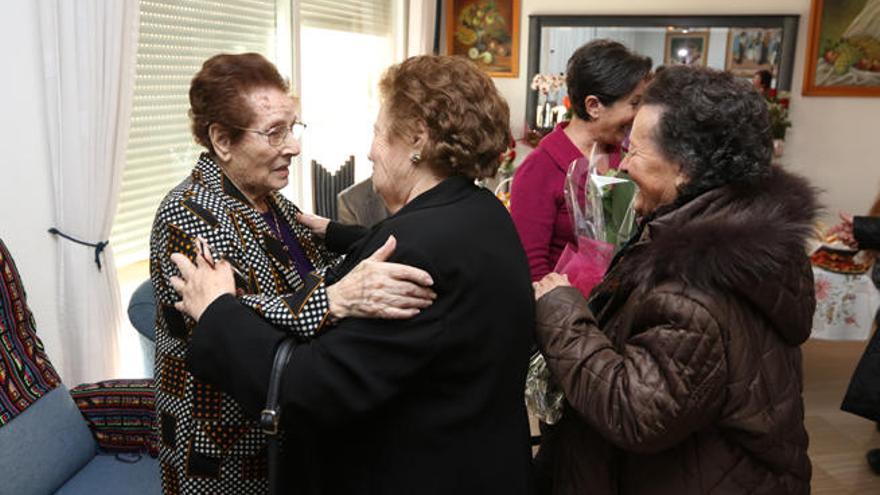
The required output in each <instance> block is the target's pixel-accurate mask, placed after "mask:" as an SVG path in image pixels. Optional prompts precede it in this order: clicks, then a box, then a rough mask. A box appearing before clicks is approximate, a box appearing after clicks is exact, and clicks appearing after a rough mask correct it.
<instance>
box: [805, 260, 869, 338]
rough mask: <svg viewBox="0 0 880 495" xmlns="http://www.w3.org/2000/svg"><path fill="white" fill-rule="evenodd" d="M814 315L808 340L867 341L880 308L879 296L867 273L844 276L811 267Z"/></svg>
mask: <svg viewBox="0 0 880 495" xmlns="http://www.w3.org/2000/svg"><path fill="white" fill-rule="evenodd" d="M813 279H814V281H815V284H816V313H815V314H814V315H813V333H812V337H814V338H818V339H827V340H867V339H868V337H870V334H871V328H872V325H873V323H874V314H875V313H876V312H877V307H878V306H880V293H878V291H877V288H876V287H874V284H873V283H872V282H871V277H870V272H869V273H865V274H861V275H845V274H842V273H834V272H829V271H827V270H823V269H821V268H817V267H813Z"/></svg>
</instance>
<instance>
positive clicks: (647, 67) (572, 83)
mask: <svg viewBox="0 0 880 495" xmlns="http://www.w3.org/2000/svg"><path fill="white" fill-rule="evenodd" d="M651 65H652V63H651V58H650V57H645V56H643V55H639V54H637V53H633V52H631V51H630V50H629V49H628V48H627V47H625V46H623V44H621V43H618V42H616V41H611V40H604V39H603V40H594V41H591V42H589V43H587V44H586V45H584V46H582V47H580V48H578V49H577V50H575V52H574V53H573V54H572V56H571V58H569V59H568V68H567V70H566V74H565V84H566V86H568V98H569V99H570V100H571V109H572V111H573V112H574V113H575V115H577V116H578V117H580V118H581V119H583V120H590V116H589V114H587V108H586V106H585V105H584V100H585V99H586V98H587V96H590V95H593V96H595V97H596V98H598V99H599V101H600V102H601V103H602V104H603V105H605V106H609V105H613V104H614V102H616V101H617V100H619V99H621V98H623V97H624V96H626V95H628V94H630V93H632V92H633V90H634V89H636V86H638V85H639V83H640V82H642V81H644V80H645V79H646V78H648V77H649V76H650V74H651Z"/></svg>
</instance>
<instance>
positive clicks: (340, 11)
mask: <svg viewBox="0 0 880 495" xmlns="http://www.w3.org/2000/svg"><path fill="white" fill-rule="evenodd" d="M299 9H300V16H301V19H302V24H303V25H304V26H309V27H316V28H323V29H334V30H338V31H347V32H354V33H365V34H376V35H381V36H385V35H388V34H389V33H390V32H391V28H392V26H393V23H394V15H393V0H301V1H300V7H299Z"/></svg>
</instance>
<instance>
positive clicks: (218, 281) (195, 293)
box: [170, 238, 235, 321]
mask: <svg viewBox="0 0 880 495" xmlns="http://www.w3.org/2000/svg"><path fill="white" fill-rule="evenodd" d="M203 244H204V246H205V250H204V253H202V250H201V249H200V248H199V246H201V245H203ZM171 261H173V262H174V264H175V265H177V269H178V270H180V276H179V277H171V279H170V282H171V287H173V288H174V290H175V291H176V292H177V293H178V294H179V295H180V297H181V298H182V300H181V301H179V302H176V303H174V307H175V308H177V310H178V311H180V312H181V313H185V314H187V315H189V316H190V317H192V319H194V320H196V321H199V318H201V316H202V313H204V312H205V309H206V308H207V307H208V306H210V305H211V303H212V302H214V300H215V299H217V298H218V297H220V296H222V295H223V294H235V279H234V278H233V277H232V267H231V266H230V265H229V263H228V262H227V261H226V260H219V261H216V262H215V261H214V258H213V256H212V254H211V249H210V248H209V247H208V245H207V243H205V242H204V240H202V239H201V238H198V239H197V242H196V263H195V264H193V263H192V262H191V261H190V260H189V258H187V257H186V256H184V255H183V254H181V253H174V254H172V255H171ZM212 264H213V265H214V266H213V268H212V267H211V265H212Z"/></svg>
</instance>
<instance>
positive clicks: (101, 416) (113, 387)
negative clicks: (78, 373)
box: [70, 379, 159, 457]
mask: <svg viewBox="0 0 880 495" xmlns="http://www.w3.org/2000/svg"><path fill="white" fill-rule="evenodd" d="M70 395H72V396H73V400H74V402H76V405H77V406H78V407H79V409H80V412H82V414H83V416H85V418H86V421H87V422H88V423H89V427H90V428H91V429H92V432H93V433H94V434H95V439H96V440H97V441H98V446H99V447H100V448H101V449H102V450H104V451H105V452H115V453H121V452H149V454H150V455H152V456H153V457H155V456H156V455H158V453H159V446H158V442H157V439H156V392H155V390H154V388H153V380H149V379H144V380H107V381H103V382H98V383H88V384H84V385H80V386H78V387H76V388H74V389H73V390H71V391H70Z"/></svg>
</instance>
